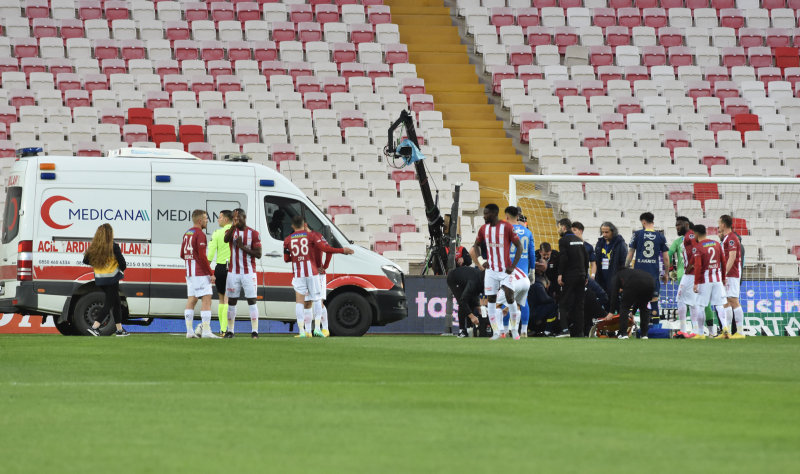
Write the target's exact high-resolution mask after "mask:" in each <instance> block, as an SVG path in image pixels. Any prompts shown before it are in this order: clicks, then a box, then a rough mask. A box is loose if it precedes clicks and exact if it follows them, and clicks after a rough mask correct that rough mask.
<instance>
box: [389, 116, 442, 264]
mask: <svg viewBox="0 0 800 474" xmlns="http://www.w3.org/2000/svg"><path fill="white" fill-rule="evenodd" d="M401 125H402V126H403V127H405V129H406V133H407V135H408V139H409V140H410V141H411V142H412V143H413V144H414V146H416V147H417V149H419V141H417V132H416V130H415V129H414V120H413V118H412V117H411V114H409V113H408V111H406V110H403V111H402V112H400V118H398V119H397V120H396V121H395V122H394V123H393V124H392V126H391V127H389V140H388V144H387V145H386V150H385V151H384V153H386V155H387V156H393V157H402V158H404V159H405V160H406V161H407V162H408V158H410V157H411V154H412V149H411V147H407V146H405V147H397V148H395V145H394V140H393V138H394V131H395V130H396V129H397V127H399V126H401ZM414 168H415V169H416V171H417V181H419V187H420V190H421V191H422V200H423V202H424V203H425V217H427V218H428V233H429V234H430V238H431V256H432V258H431V268H432V269H433V273H434V275H446V274H447V268H448V266H447V258H448V256H447V250H446V247H447V241H446V239H445V233H444V218H443V217H442V214H441V212H440V211H439V206H438V203H437V202H436V201H435V200H434V199H433V195H432V194H431V186H430V183H429V182H428V174H427V172H426V171H425V165H424V164H423V162H422V160H418V161H416V162H414Z"/></svg>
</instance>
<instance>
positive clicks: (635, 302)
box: [619, 292, 651, 336]
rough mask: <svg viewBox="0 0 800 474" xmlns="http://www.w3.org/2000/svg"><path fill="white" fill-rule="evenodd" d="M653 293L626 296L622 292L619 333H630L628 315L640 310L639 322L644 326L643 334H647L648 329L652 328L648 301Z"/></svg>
mask: <svg viewBox="0 0 800 474" xmlns="http://www.w3.org/2000/svg"><path fill="white" fill-rule="evenodd" d="M650 299H651V295H649V294H648V295H644V296H643V295H633V296H632V297H626V296H625V293H624V292H623V293H622V302H621V303H620V307H619V333H620V334H626V335H627V334H628V315H629V314H631V313H635V312H636V310H637V309H638V310H639V324H641V326H642V336H646V335H647V330H648V329H649V328H650V310H649V309H647V303H649V302H650Z"/></svg>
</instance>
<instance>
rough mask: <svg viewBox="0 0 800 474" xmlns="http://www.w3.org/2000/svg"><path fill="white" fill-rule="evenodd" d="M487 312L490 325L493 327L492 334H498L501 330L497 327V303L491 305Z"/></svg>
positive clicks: (488, 306)
mask: <svg viewBox="0 0 800 474" xmlns="http://www.w3.org/2000/svg"><path fill="white" fill-rule="evenodd" d="M486 312H487V313H488V315H489V324H491V325H492V332H493V333H495V334H497V333H498V331H499V330H500V328H499V327H498V325H497V315H496V314H495V313H496V312H497V303H489V304H488V305H487V308H486Z"/></svg>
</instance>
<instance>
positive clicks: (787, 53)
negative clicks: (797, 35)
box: [774, 40, 800, 69]
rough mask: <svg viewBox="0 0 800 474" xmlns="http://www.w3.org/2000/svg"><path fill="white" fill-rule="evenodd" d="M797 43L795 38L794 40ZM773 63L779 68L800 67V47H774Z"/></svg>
mask: <svg viewBox="0 0 800 474" xmlns="http://www.w3.org/2000/svg"><path fill="white" fill-rule="evenodd" d="M795 43H797V40H795ZM774 51H775V65H776V66H777V67H779V68H781V69H783V68H787V67H800V48H775V50H774Z"/></svg>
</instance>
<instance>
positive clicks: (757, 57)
mask: <svg viewBox="0 0 800 474" xmlns="http://www.w3.org/2000/svg"><path fill="white" fill-rule="evenodd" d="M747 57H748V59H749V62H750V66H751V67H754V68H759V67H771V66H772V49H771V48H767V47H766V46H757V47H753V48H750V49H748V50H747Z"/></svg>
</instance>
